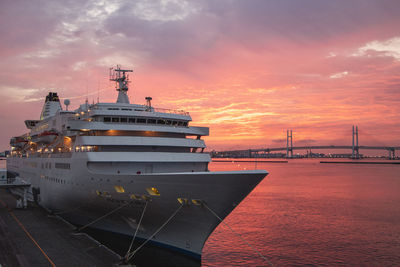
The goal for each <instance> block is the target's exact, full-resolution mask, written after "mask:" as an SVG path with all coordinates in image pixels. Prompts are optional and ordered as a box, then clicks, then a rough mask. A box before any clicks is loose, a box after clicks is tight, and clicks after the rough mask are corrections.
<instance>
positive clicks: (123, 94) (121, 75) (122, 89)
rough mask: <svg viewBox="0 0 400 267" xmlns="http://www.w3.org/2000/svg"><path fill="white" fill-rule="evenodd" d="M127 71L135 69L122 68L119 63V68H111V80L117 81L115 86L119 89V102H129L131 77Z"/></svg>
mask: <svg viewBox="0 0 400 267" xmlns="http://www.w3.org/2000/svg"><path fill="white" fill-rule="evenodd" d="M126 72H133V70H121V66H119V65H117V68H116V69H114V68H110V81H114V82H115V85H116V86H115V88H116V90H117V91H118V99H117V103H125V104H129V97H128V94H127V92H128V83H129V77H128V75H126V74H125V73H126Z"/></svg>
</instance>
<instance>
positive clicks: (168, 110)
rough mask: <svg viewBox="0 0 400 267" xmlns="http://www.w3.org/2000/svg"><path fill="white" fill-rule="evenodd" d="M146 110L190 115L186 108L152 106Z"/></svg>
mask: <svg viewBox="0 0 400 267" xmlns="http://www.w3.org/2000/svg"><path fill="white" fill-rule="evenodd" d="M146 111H153V112H160V113H170V114H178V115H184V116H189V112H186V111H184V110H177V109H167V108H151V110H150V109H149V110H146Z"/></svg>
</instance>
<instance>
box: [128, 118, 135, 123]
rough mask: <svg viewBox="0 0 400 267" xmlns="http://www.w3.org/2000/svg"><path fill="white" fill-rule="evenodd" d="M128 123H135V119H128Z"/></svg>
mask: <svg viewBox="0 0 400 267" xmlns="http://www.w3.org/2000/svg"><path fill="white" fill-rule="evenodd" d="M128 122H129V123H135V122H136V119H135V118H129V119H128Z"/></svg>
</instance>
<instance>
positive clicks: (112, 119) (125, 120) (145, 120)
mask: <svg viewBox="0 0 400 267" xmlns="http://www.w3.org/2000/svg"><path fill="white" fill-rule="evenodd" d="M103 121H104V122H121V123H147V124H159V125H172V126H184V127H187V126H188V122H187V121H174V120H164V119H150V118H131V117H104V118H103Z"/></svg>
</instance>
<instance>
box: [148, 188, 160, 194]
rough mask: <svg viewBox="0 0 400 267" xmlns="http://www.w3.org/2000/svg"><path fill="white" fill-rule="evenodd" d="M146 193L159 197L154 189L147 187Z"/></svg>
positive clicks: (158, 192)
mask: <svg viewBox="0 0 400 267" xmlns="http://www.w3.org/2000/svg"><path fill="white" fill-rule="evenodd" d="M146 191H147V193H149V194H150V195H152V196H159V195H160V191H158V189H157V188H155V187H148V188H146Z"/></svg>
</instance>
